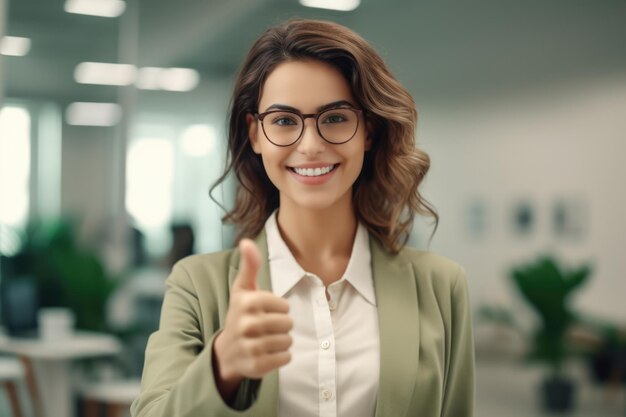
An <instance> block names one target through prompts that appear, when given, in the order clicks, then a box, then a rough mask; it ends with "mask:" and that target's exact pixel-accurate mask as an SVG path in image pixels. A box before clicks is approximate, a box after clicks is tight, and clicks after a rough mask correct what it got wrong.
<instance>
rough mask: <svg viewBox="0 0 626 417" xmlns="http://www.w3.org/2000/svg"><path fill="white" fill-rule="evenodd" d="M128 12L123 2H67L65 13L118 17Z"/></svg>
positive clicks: (88, 0)
mask: <svg viewBox="0 0 626 417" xmlns="http://www.w3.org/2000/svg"><path fill="white" fill-rule="evenodd" d="M124 10H126V3H125V2H123V1H122V0H66V1H65V11H66V12H68V13H75V14H84V15H89V16H100V17H118V16H120V15H121V14H122V13H124Z"/></svg>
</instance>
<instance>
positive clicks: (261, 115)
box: [254, 107, 363, 148]
mask: <svg viewBox="0 0 626 417" xmlns="http://www.w3.org/2000/svg"><path fill="white" fill-rule="evenodd" d="M333 110H351V111H353V112H354V113H356V116H357V117H356V129H354V133H353V134H352V136H350V137H349V138H348V139H346V140H344V141H343V142H331V141H329V140H328V139H326V138H325V137H324V135H322V132H321V130H320V125H319V119H320V116H321V115H322V114H324V113H328V112H331V111H333ZM273 113H290V114H294V115H296V116H298V117H299V118H300V119H301V120H302V129H300V134H299V135H298V137H297V138H296V140H294V141H293V142H291V143H290V144H288V145H279V144H277V143H274V142H272V140H271V139H270V138H269V136H268V135H267V133H266V132H265V125H264V124H263V119H265V117H267V116H268V115H270V114H273ZM361 114H363V110H361V109H355V108H352V107H335V108H332V109H326V110H324V111H321V112H319V113H300V112H297V111H293V110H270V111H266V112H263V113H255V114H254V117H256V118H257V119H258V120H259V121H260V122H261V128H262V129H263V133H264V134H265V137H266V138H267V140H268V141H270V143H272V144H273V145H276V146H280V147H281V148H285V147H287V146H291V145H293V144H294V143H296V142H298V141H299V140H300V139H301V138H302V135H303V134H304V121H305V120H306V119H315V128H316V129H317V134H318V135H319V136H320V138H322V139H324V141H325V142H328V143H330V144H331V145H342V144H344V143H346V142H348V141H350V140H351V139H352V138H353V137H354V136H355V135H356V132H358V131H359V119H360V118H359V116H360V115H361Z"/></svg>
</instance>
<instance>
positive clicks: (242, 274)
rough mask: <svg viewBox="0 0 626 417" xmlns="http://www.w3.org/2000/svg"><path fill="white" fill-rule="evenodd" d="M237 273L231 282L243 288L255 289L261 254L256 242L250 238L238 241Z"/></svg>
mask: <svg viewBox="0 0 626 417" xmlns="http://www.w3.org/2000/svg"><path fill="white" fill-rule="evenodd" d="M239 253H240V258H239V273H238V274H237V279H235V282H234V284H233V286H234V287H236V288H238V289H244V290H256V275H257V272H258V271H259V267H260V265H261V255H260V254H259V249H258V248H257V247H256V244H255V243H254V242H253V241H252V240H250V239H241V241H240V242H239Z"/></svg>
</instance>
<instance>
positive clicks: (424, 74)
mask: <svg viewBox="0 0 626 417" xmlns="http://www.w3.org/2000/svg"><path fill="white" fill-rule="evenodd" d="M310 6H314V7H310ZM333 8H334V9H343V10H332V9H333ZM295 16H299V17H309V18H321V19H329V20H333V21H336V22H339V23H342V24H344V25H346V26H348V27H350V28H352V29H354V30H356V31H357V32H358V33H360V34H361V35H362V36H363V37H365V38H366V39H367V40H369V41H370V42H371V43H372V44H373V45H374V47H375V48H376V49H377V50H378V51H379V53H380V54H381V55H382V56H383V58H384V59H385V60H386V62H387V63H388V65H389V66H390V67H391V68H392V70H393V71H394V73H395V74H396V76H397V77H398V78H399V79H400V81H401V82H402V83H403V84H404V85H405V86H406V87H407V88H408V89H409V91H410V92H411V94H412V95H413V97H414V99H415V101H416V103H417V108H418V112H419V126H418V131H417V141H418V144H419V145H420V146H422V147H423V148H424V149H425V150H426V151H427V152H428V153H429V154H430V156H431V159H432V168H431V171H430V173H429V174H428V177H427V179H426V181H425V184H424V188H423V191H424V195H425V196H426V197H427V198H428V199H429V200H430V201H431V202H432V203H433V204H434V206H435V207H436V208H437V210H438V211H439V214H440V217H441V221H440V224H439V228H438V230H437V232H436V234H435V236H434V238H433V239H432V242H430V243H429V236H430V233H431V230H432V227H431V224H430V223H429V221H426V220H423V221H422V220H420V221H418V222H416V225H415V230H414V233H413V234H412V236H411V238H410V243H411V245H413V246H416V247H419V248H423V249H425V248H429V249H431V250H433V251H435V252H438V253H441V254H443V255H446V256H448V257H450V258H453V259H455V260H457V261H458V262H460V263H461V264H462V265H464V267H465V269H466V271H467V276H468V280H469V285H470V292H471V294H470V295H471V301H472V305H473V310H474V326H475V338H476V355H477V394H476V399H477V401H476V415H477V416H481V417H482V416H510V417H513V416H543V415H551V413H554V412H556V411H555V410H559V409H565V410H567V411H563V412H562V414H564V415H570V416H585V417H587V416H589V417H590V416H594V417H595V416H603V417H611V416H624V415H626V386H625V383H626V302H625V299H624V297H625V295H626V276H624V275H625V273H626V256H625V253H626V252H625V249H624V248H626V220H624V217H623V209H624V206H626V191H625V189H626V187H625V185H624V182H625V180H626V165H625V164H624V163H623V155H625V154H626V133H625V132H626V47H625V45H626V23H625V22H626V3H624V2H623V1H617V0H599V1H593V2H591V1H579V0H556V1H551V2H542V1H536V0H529V1H524V2H520V1H511V0H504V1H489V0H478V1H473V2H449V1H441V2H422V1H408V0H393V1H387V0H362V1H361V2H359V0H346V1H341V0H336V1H331V0H327V1H320V2H319V3H316V1H315V0H301V1H300V2H299V1H298V0H255V1H250V0H229V1H225V0H186V1H178V2H176V1H166V0H126V1H121V0H92V1H89V0H85V1H81V0H75V1H74V0H48V1H38V0H0V40H1V42H0V102H1V104H2V108H1V111H0V254H1V255H2V258H0V259H1V265H2V268H1V269H0V270H1V271H2V275H0V284H1V286H2V291H1V292H2V294H3V297H2V300H1V301H2V314H3V325H4V334H5V335H4V336H3V337H2V338H0V350H1V351H2V352H4V354H3V356H2V357H0V383H3V384H4V385H0V415H1V416H5V415H13V414H11V413H12V412H13V410H15V409H16V406H21V412H22V413H24V414H22V415H28V413H29V412H32V413H33V415H43V416H58V417H62V416H63V415H64V414H65V415H71V414H74V415H90V416H91V415H101V414H100V413H103V412H104V410H105V408H101V409H97V406H98V404H102V403H104V404H108V407H109V408H108V410H109V411H111V412H119V413H120V414H121V415H123V414H124V413H125V412H126V410H127V405H128V402H129V401H130V400H131V399H132V397H133V395H134V392H136V389H137V385H136V381H137V378H138V377H139V375H140V373H141V368H142V360H143V356H142V354H143V348H144V346H145V342H146V339H147V337H148V335H149V334H150V332H152V331H153V330H154V329H155V328H156V326H157V325H158V313H159V308H160V301H161V298H162V295H163V290H164V286H163V282H164V279H165V277H166V276H167V274H168V272H169V268H170V267H171V265H172V262H174V261H175V260H176V259H178V258H180V257H181V256H185V255H186V254H189V253H192V252H195V253H201V252H210V251H216V250H221V249H222V248H226V247H228V246H229V245H230V244H231V242H232V230H231V229H229V228H226V227H223V226H222V225H221V222H220V217H221V215H222V214H223V213H222V211H221V209H220V208H219V206H218V205H217V204H215V203H214V202H213V201H212V200H211V199H210V198H209V196H208V189H209V186H210V184H211V183H212V182H213V181H214V180H215V179H216V178H217V177H218V175H219V174H220V173H221V170H222V169H223V165H224V153H225V146H224V145H225V139H224V138H225V121H226V113H227V108H228V103H229V99H230V94H231V89H232V84H233V80H234V76H235V73H236V71H237V69H238V66H239V65H240V63H241V60H242V58H243V57H244V56H245V54H246V52H247V50H248V48H249V47H250V45H251V43H252V42H253V40H254V39H255V38H256V37H258V35H259V34H260V33H261V32H262V31H263V30H264V29H265V28H266V27H268V26H270V25H273V24H276V23H278V22H280V21H282V20H284V19H286V18H289V17H295ZM215 196H216V197H217V198H218V199H220V200H221V201H222V202H223V203H224V204H228V201H230V200H229V198H230V196H232V182H231V183H230V184H229V185H227V186H225V187H223V188H219V189H217V190H216V192H215ZM51 307H56V309H51ZM59 307H63V308H65V310H64V309H59ZM38 308H44V309H45V310H42V311H43V312H42V311H36V310H37V309H38ZM67 309H69V311H70V312H71V313H70V314H67V312H68V310H67ZM37 316H39V326H40V327H41V326H42V323H43V322H45V323H46V325H49V326H51V327H50V329H52V330H50V329H48V330H47V331H48V333H47V338H43V337H41V336H37V335H42V334H43V333H45V331H43V330H42V329H40V330H39V332H37V331H36V330H35V329H34V327H33V326H35V324H36V323H37ZM54 326H57V327H56V328H55V327H54ZM68 326H70V327H75V328H77V329H78V330H77V331H75V332H74V333H72V332H68V331H67V327H68ZM55 329H57V330H55ZM33 332H34V333H33ZM79 336H80V337H79ZM73 338H74V339H73ZM42 339H46V340H42ZM64 340H65V342H67V341H68V340H69V341H71V343H70V345H71V346H70V347H69V348H63V349H60V348H55V347H54V346H57V347H58V346H62V345H63V343H64ZM50 343H51V344H50ZM55 349H57V350H56V351H55ZM42 350H43V351H44V352H43V353H42ZM50 351H53V353H50ZM54 352H56V353H54ZM529 356H532V357H534V358H535V359H537V360H536V361H535V362H536V363H531V362H529V361H528V358H529ZM3 361H4V362H3ZM3 372H4V374H3ZM59 381H60V382H59ZM545 381H551V383H548V384H547V385H551V388H541V387H542V386H544V385H542V384H544V383H545ZM3 386H4V387H5V388H6V389H3ZM572 387H573V388H572ZM548 392H549V394H548ZM568 397H569V398H570V400H571V401H569V402H568V400H567V398H568ZM546 398H551V399H550V400H547V399H546ZM548 401H551V405H548V404H547V402H548ZM52 403H54V404H56V405H55V406H54V407H53V408H54V409H53V408H50V407H51V406H50V404H52ZM59 403H66V404H65V405H62V406H59ZM116 407H117V408H116ZM550 410H552V411H550ZM15 415H18V414H15ZM102 415H103V414H102Z"/></svg>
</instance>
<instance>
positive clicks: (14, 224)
mask: <svg viewBox="0 0 626 417" xmlns="http://www.w3.org/2000/svg"><path fill="white" fill-rule="evenodd" d="M30 134H31V131H30V114H29V112H28V110H27V109H25V108H23V107H18V106H6V107H4V108H2V109H1V110H0V201H1V203H0V253H2V254H3V255H8V256H9V255H12V254H14V253H15V252H16V251H17V250H18V249H19V245H20V242H19V239H18V237H17V236H18V235H17V233H18V231H20V230H21V229H23V228H24V227H25V225H26V222H27V221H28V212H29V183H30V146H31V145H30Z"/></svg>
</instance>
